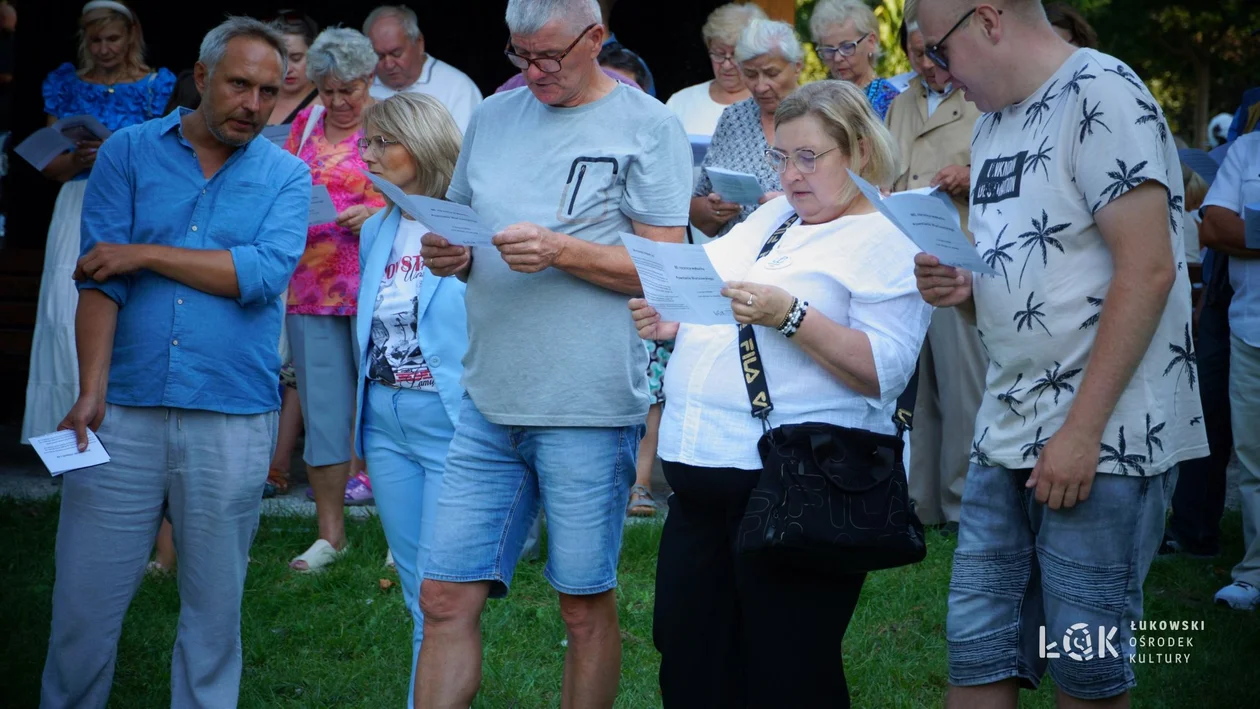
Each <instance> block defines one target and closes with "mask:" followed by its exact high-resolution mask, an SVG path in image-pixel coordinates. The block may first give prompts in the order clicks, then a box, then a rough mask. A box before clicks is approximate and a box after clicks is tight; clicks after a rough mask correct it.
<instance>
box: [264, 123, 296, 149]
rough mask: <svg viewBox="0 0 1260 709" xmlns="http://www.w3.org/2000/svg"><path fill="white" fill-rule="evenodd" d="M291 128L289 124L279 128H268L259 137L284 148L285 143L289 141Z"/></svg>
mask: <svg viewBox="0 0 1260 709" xmlns="http://www.w3.org/2000/svg"><path fill="white" fill-rule="evenodd" d="M290 127H291V124H289V123H284V124H281V125H278V126H267V127H266V128H263V129H262V133H260V134H259V135H261V136H262V137H264V138H266V139H267V140H270V141H271V142H273V143H275V144H276V145H278V146H280V147H282V148H283V147H284V143H285V141H287V140H288V139H289V129H290Z"/></svg>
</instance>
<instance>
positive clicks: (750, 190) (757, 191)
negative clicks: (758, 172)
mask: <svg viewBox="0 0 1260 709" xmlns="http://www.w3.org/2000/svg"><path fill="white" fill-rule="evenodd" d="M704 171H705V172H707V173H709V182H711V183H713V191H714V192H716V193H718V195H719V196H721V198H722V199H724V200H726V201H727V202H734V203H736V204H757V203H758V202H760V201H761V195H762V194H764V193H765V190H763V189H761V183H760V182H758V181H757V178H756V177H753V176H752V175H749V174H748V173H746V172H735V171H734V170H726V169H723V168H720V167H706V168H704Z"/></svg>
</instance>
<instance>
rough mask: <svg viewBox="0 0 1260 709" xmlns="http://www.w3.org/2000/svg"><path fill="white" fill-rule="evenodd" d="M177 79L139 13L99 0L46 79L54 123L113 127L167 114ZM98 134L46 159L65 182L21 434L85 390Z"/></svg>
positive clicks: (54, 418) (41, 426)
mask: <svg viewBox="0 0 1260 709" xmlns="http://www.w3.org/2000/svg"><path fill="white" fill-rule="evenodd" d="M174 86H175V76H174V74H172V73H171V72H170V71H167V70H166V69H158V70H156V71H155V70H153V69H150V68H149V66H148V65H147V64H145V63H144V36H143V35H142V34H141V31H140V21H139V20H138V19H137V18H136V15H135V13H134V12H132V10H131V9H130V8H128V7H127V6H126V5H124V4H122V3H119V2H109V1H104V2H102V1H101V0H94V1H93V2H89V3H87V4H86V5H84V6H83V12H82V14H81V15H80V16H79V62H78V66H77V67H76V66H75V65H74V64H71V63H69V62H67V63H65V64H62V65H61V66H59V67H57V68H56V69H54V70H53V71H52V73H50V74H49V75H48V78H47V79H45V80H44V112H45V113H47V114H48V124H49V125H52V124H53V123H55V122H56V121H58V120H59V119H62V118H68V117H70V116H80V115H91V116H93V117H95V118H96V119H97V120H98V121H100V122H101V123H102V124H103V125H104V126H105V127H106V128H108V129H110V130H111V131H116V130H119V129H120V128H124V127H126V126H130V125H135V124H137V123H143V122H144V121H147V120H149V119H150V118H157V117H158V116H160V115H162V109H163V108H164V107H165V106H166V100H167V98H169V97H170V95H171V90H172V89H173V88H174ZM98 147H100V142H99V141H95V140H84V141H79V143H78V147H77V148H76V149H75V150H73V151H71V152H67V153H64V154H62V155H60V156H58V157H56V158H54V159H53V160H52V162H50V163H48V165H47V166H46V167H45V168H44V170H43V172H44V176H46V177H48V178H49V179H52V180H56V181H57V182H60V183H62V187H61V192H60V193H59V194H58V195H57V204H56V206H55V207H54V208H53V216H52V223H51V224H50V226H49V227H48V244H47V246H46V248H45V251H44V271H43V275H42V277H41V280H40V287H39V309H38V315H37V316H36V320H35V335H34V338H33V340H32V341H31V365H30V375H29V378H28V379H27V384H26V415H25V417H24V418H23V420H22V442H23V443H26V442H27V441H28V440H29V439H30V438H31V436H38V435H41V434H44V433H52V432H53V431H54V430H55V429H56V428H57V424H59V423H60V422H61V420H62V418H64V417H65V415H66V412H68V411H69V410H70V407H71V406H73V405H74V402H75V399H77V398H78V396H79V365H78V357H77V355H76V353H75V345H74V312H75V308H76V307H77V306H78V302H79V296H78V292H77V291H76V289H75V286H74V281H73V280H72V278H71V274H73V273H74V265H75V262H77V261H78V259H79V215H80V212H81V211H82V208H83V192H84V190H85V188H86V187H87V177H88V174H89V173H90V172H91V171H92V164H93V163H94V162H95V161H96V149H97V148H98Z"/></svg>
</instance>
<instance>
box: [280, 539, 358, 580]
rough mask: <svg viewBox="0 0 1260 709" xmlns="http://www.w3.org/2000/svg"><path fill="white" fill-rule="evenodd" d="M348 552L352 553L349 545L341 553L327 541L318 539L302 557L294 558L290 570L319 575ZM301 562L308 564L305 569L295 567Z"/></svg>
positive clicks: (290, 563)
mask: <svg viewBox="0 0 1260 709" xmlns="http://www.w3.org/2000/svg"><path fill="white" fill-rule="evenodd" d="M347 551H350V545H349V544H346V546H345V548H343V549H342V550H341V551H337V549H336V547H334V546H333V545H332V544H329V543H328V541H327V540H324V539H316V540H315V543H314V544H312V545H311V548H310V549H307V550H306V551H304V552H302V554H301V555H300V556H296V557H294V558H293V561H290V562H289V568H290V569H293V570H294V571H296V572H298V573H299V574H313V573H318V572H320V571H323V570H324V568H325V567H327V566H328V565H329V564H331V563H333V562H334V561H336V560H337V559H338V558H340V557H341V556H342V555H343V554H345V553H346V552H347ZM299 561H304V562H306V568H305V569H299V568H296V567H294V566H293V564H295V563H297V562H299Z"/></svg>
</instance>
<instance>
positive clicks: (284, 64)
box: [197, 17, 289, 78]
mask: <svg viewBox="0 0 1260 709" xmlns="http://www.w3.org/2000/svg"><path fill="white" fill-rule="evenodd" d="M239 37H245V38H247V39H257V40H260V41H262V42H265V43H267V44H268V45H270V46H271V48H272V49H274V50H276V54H279V55H280V75H281V76H284V74H285V73H287V72H288V71H289V54H288V52H287V51H286V50H285V48H284V36H283V35H281V34H280V33H279V32H277V31H276V30H275V28H273V27H272V26H271V25H268V24H266V23H264V22H259V21H258V20H255V19H254V18H252V17H229V18H227V19H226V20H224V21H223V23H222V24H220V25H219V26H218V27H215V28H214V29H212V30H210V31H209V32H207V33H206V36H205V38H204V39H202V40H201V50H200V52H198V54H197V61H198V62H200V63H201V65H202V66H204V67H205V68H206V77H207V78H208V77H210V76H211V75H213V74H214V70H215V68H217V67H218V66H219V62H221V61H223V55H225V54H227V46H228V43H229V42H231V41H232V40H234V39H237V38H239Z"/></svg>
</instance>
